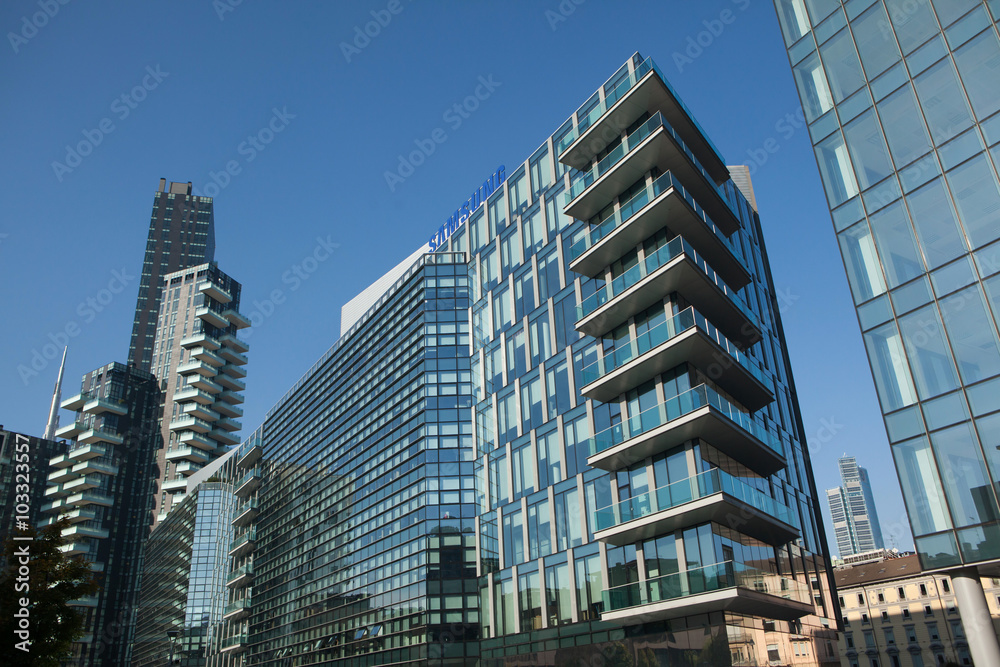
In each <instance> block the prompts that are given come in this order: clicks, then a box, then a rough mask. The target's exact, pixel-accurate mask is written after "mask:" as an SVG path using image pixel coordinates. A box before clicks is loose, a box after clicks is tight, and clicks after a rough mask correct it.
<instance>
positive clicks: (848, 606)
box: [834, 555, 1000, 667]
mask: <svg viewBox="0 0 1000 667" xmlns="http://www.w3.org/2000/svg"><path fill="white" fill-rule="evenodd" d="M834 577H835V579H836V581H837V594H838V596H839V600H838V603H839V604H840V608H841V612H842V613H843V615H844V634H843V635H842V636H841V639H840V655H841V665H842V667H869V666H870V665H876V664H877V665H879V666H880V667H909V666H910V665H913V666H914V667H933V666H934V665H944V664H947V663H948V662H952V663H955V664H958V665H971V664H972V656H971V654H970V652H969V637H968V635H967V633H966V629H965V627H964V626H963V624H962V618H961V616H960V615H959V610H958V606H957V602H956V600H955V588H954V582H953V581H952V580H951V578H950V577H949V576H948V575H947V573H941V572H938V573H932V572H926V571H924V570H923V568H921V566H920V559H919V558H918V557H917V556H916V555H912V556H904V557H902V558H894V559H890V560H878V561H875V562H871V563H866V564H864V565H855V566H852V567H844V568H837V569H836V570H835V571H834ZM981 585H982V587H983V589H984V590H985V591H986V592H987V602H988V605H989V612H990V616H991V618H992V623H993V632H994V633H996V631H997V630H1000V580H997V579H991V578H988V577H983V578H982V580H981ZM977 664H978V663H977Z"/></svg>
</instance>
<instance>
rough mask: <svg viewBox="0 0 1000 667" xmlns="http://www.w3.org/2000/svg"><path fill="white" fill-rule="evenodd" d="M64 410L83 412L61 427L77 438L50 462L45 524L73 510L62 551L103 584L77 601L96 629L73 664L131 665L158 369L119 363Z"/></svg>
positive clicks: (78, 645) (79, 646) (155, 437)
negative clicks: (85, 564)
mask: <svg viewBox="0 0 1000 667" xmlns="http://www.w3.org/2000/svg"><path fill="white" fill-rule="evenodd" d="M62 407H63V408H64V409H67V410H74V411H76V416H75V418H74V420H73V422H72V423H71V424H67V425H66V426H63V427H62V428H60V429H59V430H58V431H57V432H56V435H57V437H59V438H67V439H69V440H70V441H71V442H69V443H68V444H64V445H63V453H61V454H59V455H57V456H55V457H53V458H52V459H50V460H49V462H48V463H49V470H50V472H49V475H48V483H49V486H48V488H47V489H46V491H45V497H46V500H47V501H48V502H47V503H46V504H44V505H43V506H42V513H43V515H46V518H44V519H43V520H42V522H41V524H42V525H47V524H49V523H53V522H55V521H57V520H58V519H59V518H60V517H67V518H68V519H69V521H70V522H71V524H72V525H71V526H70V528H69V529H68V530H67V531H64V533H63V535H64V537H66V538H67V544H65V545H64V546H63V547H62V550H63V551H64V552H66V553H68V554H71V555H79V556H82V557H83V558H85V559H86V560H88V561H90V563H91V564H92V568H93V569H94V571H95V572H96V574H97V579H98V581H99V582H100V584H101V589H100V591H99V592H98V593H97V594H96V595H95V596H93V597H90V598H86V599H81V600H77V601H75V602H74V603H73V606H76V607H80V608H81V609H82V610H83V611H84V612H85V614H86V621H85V628H86V634H85V635H84V637H83V638H82V639H80V641H78V642H75V643H74V644H73V653H72V656H71V657H70V658H69V659H67V660H66V661H65V662H64V663H63V664H64V665H73V666H76V665H79V666H83V665H87V666H93V665H107V666H108V667H111V666H112V665H122V664H126V663H127V659H128V652H129V649H130V646H131V636H130V634H131V631H130V628H131V619H132V615H133V614H134V612H135V604H136V593H137V592H138V585H139V575H140V572H141V569H142V551H141V549H142V544H143V541H144V540H145V538H146V535H147V534H148V533H149V525H150V507H151V505H152V500H153V496H152V493H151V482H152V479H153V463H154V460H155V458H154V457H155V453H156V450H157V449H158V446H159V434H158V431H157V423H158V416H159V407H160V392H159V389H158V387H157V383H156V378H155V377H153V375H152V374H150V373H148V372H146V371H140V370H138V369H135V368H130V367H128V366H125V365H124V364H120V363H111V364H108V365H106V366H103V367H101V368H98V369H97V370H95V371H93V372H91V373H88V374H87V375H84V376H83V381H82V384H81V389H80V393H78V394H76V395H74V396H71V397H69V398H67V399H66V400H64V401H63V402H62Z"/></svg>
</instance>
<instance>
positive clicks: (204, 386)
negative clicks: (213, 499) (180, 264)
mask: <svg viewBox="0 0 1000 667" xmlns="http://www.w3.org/2000/svg"><path fill="white" fill-rule="evenodd" d="M162 290H163V291H162V295H161V297H160V300H159V302H160V310H159V314H158V317H157V320H156V329H155V332H156V336H155V338H156V342H155V343H154V347H153V357H152V364H151V369H150V370H151V371H152V372H153V374H154V375H155V376H156V377H157V378H158V379H159V381H160V389H161V390H162V398H163V408H162V411H161V415H162V416H161V421H160V431H161V436H162V442H163V449H161V450H160V451H159V452H158V453H157V460H156V463H157V466H158V467H157V477H156V488H155V500H154V504H153V512H154V516H155V521H157V522H158V521H160V520H161V519H163V518H164V517H165V516H166V514H167V512H169V511H170V508H171V506H172V505H173V504H175V503H176V502H178V501H179V500H180V499H181V498H182V497H183V495H184V492H185V489H186V487H187V482H186V479H187V477H189V476H190V475H192V474H193V473H195V472H197V471H198V470H200V469H201V468H202V467H203V466H204V465H205V464H206V463H208V462H210V461H212V460H214V459H216V458H218V457H219V456H220V455H222V454H224V453H225V452H226V451H228V449H229V448H230V447H231V446H233V445H235V444H236V443H238V442H239V441H240V440H239V436H237V435H236V432H237V431H239V430H240V428H242V424H241V423H240V422H239V421H237V419H239V418H240V417H242V416H243V409H242V408H241V407H239V406H240V404H241V403H243V394H242V391H243V390H244V389H245V388H246V384H245V382H244V381H243V378H245V377H246V370H245V369H244V366H245V365H246V363H247V357H246V355H245V354H244V353H245V352H247V351H248V350H249V345H247V343H246V342H245V341H244V340H242V339H241V338H239V336H238V335H237V333H238V331H239V330H240V329H244V328H246V327H248V326H250V322H249V320H247V319H246V318H245V317H244V316H243V315H242V314H240V311H239V309H240V291H241V285H240V283H238V282H236V281H235V280H233V279H232V278H230V277H229V276H228V275H226V274H225V273H223V272H222V271H220V270H219V268H218V267H217V266H216V265H215V264H214V263H209V264H201V265H198V266H193V267H189V268H186V269H182V270H180V271H175V272H173V273H168V274H166V275H165V276H164V277H163V282H162Z"/></svg>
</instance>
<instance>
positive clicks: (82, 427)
mask: <svg viewBox="0 0 1000 667" xmlns="http://www.w3.org/2000/svg"><path fill="white" fill-rule="evenodd" d="M88 428H89V427H88V426H87V425H86V424H84V423H83V422H78V421H74V422H73V423H72V424H66V425H65V426H60V427H59V428H57V429H56V440H62V439H64V438H65V439H70V440H71V439H73V438H75V437H76V436H77V435H78V434H80V433H83V432H84V431H86V430H87V429H88Z"/></svg>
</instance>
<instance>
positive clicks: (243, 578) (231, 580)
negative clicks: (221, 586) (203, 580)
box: [226, 563, 253, 588]
mask: <svg viewBox="0 0 1000 667" xmlns="http://www.w3.org/2000/svg"><path fill="white" fill-rule="evenodd" d="M251 581H253V563H247V564H246V565H244V566H243V567H241V568H239V569H238V570H234V571H233V572H232V573H231V574H230V575H229V576H228V577H227V578H226V586H227V587H228V588H243V587H244V586H249V585H250V582H251Z"/></svg>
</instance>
